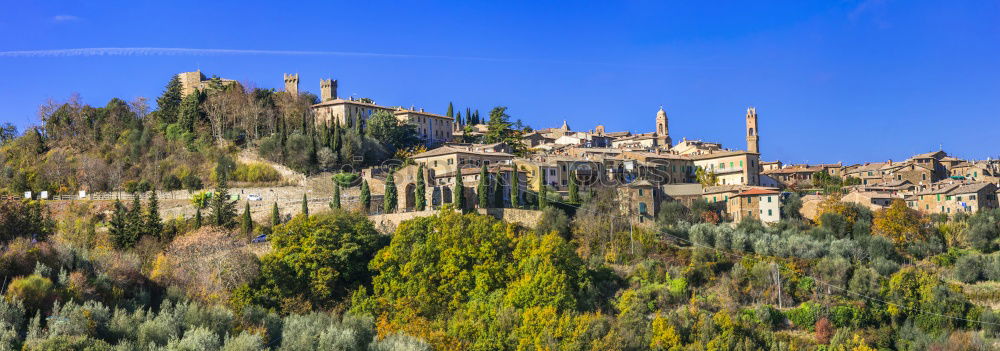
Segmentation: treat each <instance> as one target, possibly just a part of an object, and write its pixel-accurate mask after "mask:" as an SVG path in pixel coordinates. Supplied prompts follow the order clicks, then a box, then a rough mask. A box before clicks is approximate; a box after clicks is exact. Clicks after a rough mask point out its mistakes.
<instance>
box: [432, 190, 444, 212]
mask: <svg viewBox="0 0 1000 351" xmlns="http://www.w3.org/2000/svg"><path fill="white" fill-rule="evenodd" d="M441 203H442V202H441V187H440V186H436V187H434V190H433V191H432V192H431V207H433V208H435V209H436V208H439V207H441Z"/></svg>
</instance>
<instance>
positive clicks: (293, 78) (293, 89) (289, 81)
mask: <svg viewBox="0 0 1000 351" xmlns="http://www.w3.org/2000/svg"><path fill="white" fill-rule="evenodd" d="M282 76H283V77H284V78H285V91H287V92H289V93H291V94H292V95H299V74H298V73H292V74H289V73H284V74H283V75H282Z"/></svg>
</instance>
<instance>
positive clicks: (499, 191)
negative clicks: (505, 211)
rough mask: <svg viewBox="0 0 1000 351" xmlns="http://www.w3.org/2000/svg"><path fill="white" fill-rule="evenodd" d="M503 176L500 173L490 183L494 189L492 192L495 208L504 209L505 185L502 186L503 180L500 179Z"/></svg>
mask: <svg viewBox="0 0 1000 351" xmlns="http://www.w3.org/2000/svg"><path fill="white" fill-rule="evenodd" d="M501 174H502V173H500V172H499V171H498V172H497V173H496V174H494V175H493V181H492V182H490V186H491V187H492V189H490V191H492V192H493V207H504V203H503V184H501V183H502V179H503V178H501V177H500V175H501Z"/></svg>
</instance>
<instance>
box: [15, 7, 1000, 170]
mask: <svg viewBox="0 0 1000 351" xmlns="http://www.w3.org/2000/svg"><path fill="white" fill-rule="evenodd" d="M232 5H233V4H198V5H197V6H196V5H194V4H191V5H189V6H178V7H176V8H175V9H166V8H160V7H157V5H153V4H140V5H135V6H139V7H141V8H132V9H124V8H104V7H102V6H103V5H97V4H86V5H82V4H72V3H63V4H60V3H56V4H52V5H40V4H27V5H24V4H19V5H18V6H20V8H19V9H18V11H11V12H9V14H7V15H0V30H5V31H8V32H9V31H11V30H13V29H15V28H19V29H21V32H23V33H24V35H19V36H9V37H5V38H2V39H0V62H2V64H0V74H3V75H4V76H5V77H7V78H8V79H5V80H4V81H3V82H0V120H2V121H5V122H7V121H10V122H14V123H15V124H17V125H18V126H19V127H21V128H22V129H23V128H24V127H25V126H28V125H31V124H37V123H38V121H37V117H35V112H36V110H37V106H38V105H39V104H42V103H44V102H45V100H46V99H49V98H51V99H55V100H57V101H58V100H64V99H66V98H67V97H69V96H70V94H72V93H73V92H78V93H79V94H80V95H81V96H82V98H83V100H84V102H86V103H89V104H93V105H96V106H103V105H104V104H105V103H106V102H107V100H108V99H110V98H112V97H121V98H123V99H131V98H134V97H136V96H146V97H148V98H150V99H155V98H156V97H157V96H158V95H159V94H160V92H161V91H162V89H163V86H164V85H165V84H166V82H167V80H168V79H169V78H170V76H171V75H172V74H176V73H179V72H184V71H192V70H195V69H199V68H200V69H201V70H202V71H203V72H205V73H206V74H209V75H212V74H215V75H219V76H222V77H227V78H231V79H236V80H239V81H248V82H253V83H255V84H256V85H258V86H259V87H263V88H275V89H279V90H280V88H281V79H280V77H281V76H280V74H282V73H299V74H301V77H302V78H301V80H302V90H305V91H309V92H312V93H318V90H319V79H321V78H333V79H338V80H339V82H340V88H341V92H342V95H344V96H356V97H370V98H373V99H375V100H376V101H377V102H379V103H380V104H384V105H401V106H411V105H413V106H416V107H423V108H425V109H427V110H428V111H433V112H436V113H442V114H443V113H444V110H445V108H446V107H447V104H448V103H449V102H453V103H454V104H455V106H456V107H459V108H463V109H464V107H467V106H468V107H472V108H478V109H480V111H481V112H486V110H488V109H489V108H491V107H493V106H496V105H504V106H508V107H509V111H510V113H511V115H512V116H513V117H514V118H517V119H522V120H523V121H524V122H525V123H527V124H529V125H531V126H532V127H534V128H547V127H557V126H559V125H560V124H561V123H562V121H563V120H567V121H568V122H569V124H570V125H571V126H572V127H573V128H574V129H576V130H588V129H592V128H593V127H594V126H596V125H598V124H603V125H604V126H605V127H606V129H607V130H609V131H624V130H629V131H633V132H647V131H652V130H653V127H654V118H655V114H656V111H657V110H658V109H659V107H660V106H663V108H664V109H665V110H666V112H667V114H668V115H669V117H670V129H671V134H672V136H673V137H674V139H675V140H680V139H681V138H683V137H687V138H689V139H702V140H707V141H715V142H721V143H723V145H724V146H726V147H729V148H742V147H743V146H744V143H745V142H744V140H743V114H744V112H745V110H746V108H747V107H748V106H755V107H757V109H758V111H759V113H760V124H761V140H760V143H761V151H762V154H763V159H764V160H781V161H783V162H786V163H804V162H809V163H821V162H822V163H830V162H838V161H843V162H845V163H860V162H866V161H872V162H875V161H885V160H887V159H894V160H902V159H905V158H906V157H909V156H911V155H914V154H917V153H922V152H928V151H935V150H938V149H939V148H941V147H943V149H944V150H945V151H948V152H949V153H950V154H953V155H956V156H958V157H963V158H977V159H984V158H987V157H994V158H995V157H996V156H997V154H996V152H995V151H993V152H991V150H997V149H998V147H1000V140H997V138H995V135H996V133H995V131H993V130H994V129H995V128H988V126H989V125H990V124H991V122H992V121H993V120H994V119H995V118H992V114H993V113H995V112H993V111H996V110H997V109H998V108H1000V101H998V99H996V97H998V96H1000V88H998V87H996V85H995V84H991V83H992V82H995V81H996V79H997V78H1000V69H998V68H997V65H996V64H995V63H993V62H991V61H992V60H991V57H995V56H996V54H997V53H998V52H1000V45H998V44H997V43H996V42H990V41H983V40H981V39H979V38H990V37H996V35H997V34H1000V33H998V30H997V29H996V28H993V27H991V26H989V23H991V22H994V21H995V20H996V19H997V18H996V17H997V15H996V14H997V13H998V11H996V10H997V5H996V4H988V3H982V4H975V3H964V4H961V5H936V4H930V3H899V2H888V1H885V2H883V1H864V2H844V3H838V4H833V5H807V4H794V5H788V4H768V5H745V6H744V7H739V6H737V7H733V8H729V9H710V8H692V7H688V5H655V6H652V7H650V6H638V5H634V4H625V5H618V6H611V7H607V6H593V7H582V8H581V7H574V8H570V7H569V6H566V5H565V4H547V5H543V7H545V8H544V9H539V8H538V7H537V6H529V5H526V4H509V5H505V6H503V7H501V6H498V5H482V4H457V3H455V4H445V3H440V4H434V5H425V6H417V5H399V6H397V7H395V8H393V9H385V8H381V7H379V6H377V5H370V4H353V5H352V9H353V10H354V11H355V12H354V14H355V16H338V17H336V18H335V20H334V19H331V18H327V17H325V16H324V13H330V11H334V10H335V9H337V8H339V7H338V6H336V5H329V7H323V6H310V7H304V8H301V9H294V10H288V9H280V8H277V7H276V8H268V7H269V6H271V5H251V6H250V7H251V8H250V9H245V10H239V11H234V10H232V9H231V7H232ZM341 6H342V5H341ZM369 6H371V7H369ZM376 8H377V10H378V12H377V13H376V12H375V10H376ZM528 8H531V9H532V11H530V12H529V11H527V9H528ZM126 10H133V11H138V12H139V13H156V14H158V15H157V16H152V17H142V16H139V17H135V18H133V17H129V16H126V15H125V14H126V12H125V11H126ZM262 13H263V14H274V13H280V14H282V15H281V16H274V15H261V14H262ZM553 13H556V14H561V15H562V16H553V15H552V14H553ZM11 14H17V15H16V16H14V15H11ZM192 14H196V15H197V14H200V15H202V16H203V17H204V19H205V21H206V22H207V23H211V24H212V25H211V26H210V27H211V29H212V31H211V35H205V32H204V30H205V28H204V27H198V28H192V27H191V26H178V27H176V28H172V29H171V30H170V31H166V30H164V29H163V28H169V27H170V26H169V23H170V21H169V19H170V18H175V17H177V16H184V15H192ZM386 18H402V19H407V18H410V19H413V20H412V21H390V20H382V19H386ZM636 18H639V19H641V20H635V19H636ZM331 22H333V23H331ZM247 23H254V24H256V25H257V26H256V27H255V26H249V25H248V24H247ZM257 27H259V28H257ZM944 29H947V31H944ZM290 33H291V34H292V35H289V34H290ZM318 38H329V39H318ZM107 47H112V48H146V49H128V50H119V51H109V50H103V51H102V50H94V51H69V52H65V51H62V52H52V51H46V50H62V49H75V48H107ZM149 48H195V49H194V50H180V51H176V50H175V51H169V50H158V49H149ZM203 49H209V50H208V51H204V50H203ZM215 49H232V50H249V51H238V52H232V51H218V50H215ZM956 63H958V64H956ZM831 131H836V132H831Z"/></svg>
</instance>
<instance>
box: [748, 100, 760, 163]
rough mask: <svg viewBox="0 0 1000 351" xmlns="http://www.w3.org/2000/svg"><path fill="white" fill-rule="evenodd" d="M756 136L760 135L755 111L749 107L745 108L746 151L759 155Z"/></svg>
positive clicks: (758, 142)
mask: <svg viewBox="0 0 1000 351" xmlns="http://www.w3.org/2000/svg"><path fill="white" fill-rule="evenodd" d="M758 134H760V129H757V109H756V108H755V107H753V106H751V107H749V108H747V151H749V152H753V153H756V154H759V153H760V138H759V137H758Z"/></svg>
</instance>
